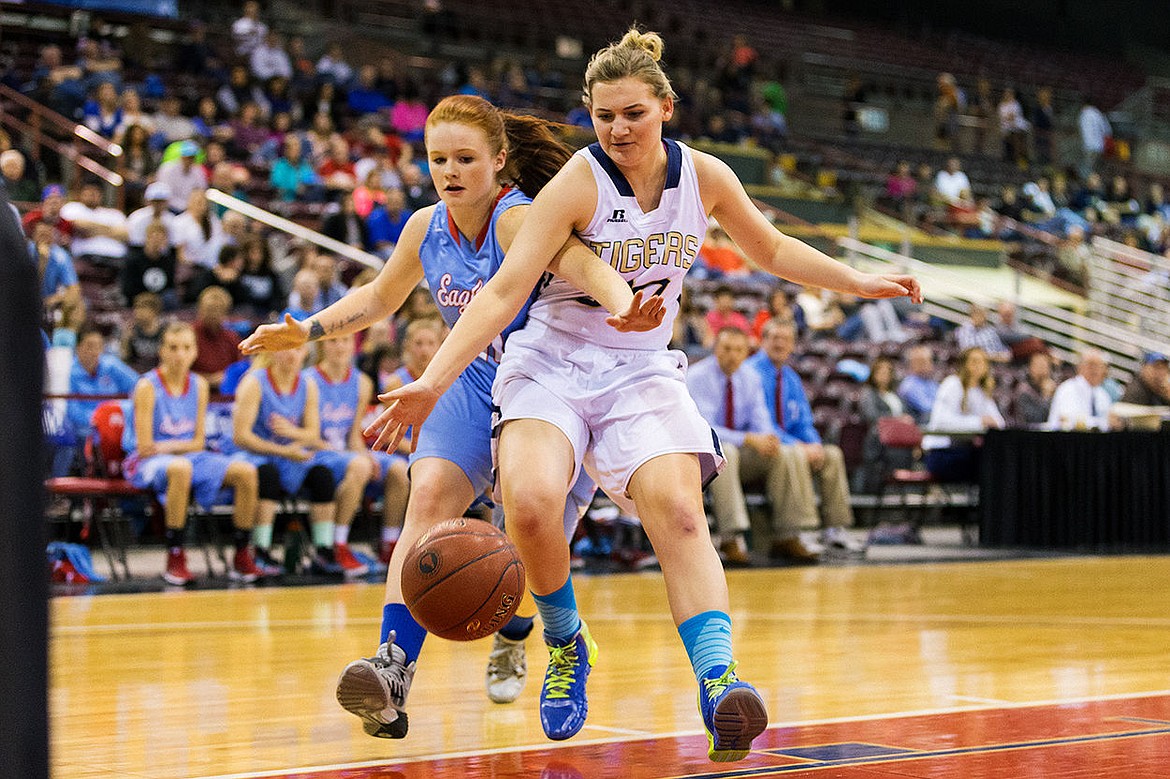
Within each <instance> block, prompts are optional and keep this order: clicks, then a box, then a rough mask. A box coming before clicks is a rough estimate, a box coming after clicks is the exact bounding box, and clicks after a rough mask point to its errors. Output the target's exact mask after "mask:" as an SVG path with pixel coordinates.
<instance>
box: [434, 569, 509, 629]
mask: <svg viewBox="0 0 1170 779" xmlns="http://www.w3.org/2000/svg"><path fill="white" fill-rule="evenodd" d="M522 565H523V563H521V562H520V561H519V560H513V561H512V562H510V563H508V566H507V567H506V568H504V570H502V571H500V577H499V578H498V579H496V582H495V584H493V585H492V586H491V587H490V588H488V589H487V595H486V596H485V597H484V599H483V600H482V601H481V602H480V604H479V605H478V606H476V607H475V609H474V610H472V612H471V615H470V617H471V618H474V617H475V616H476V615H477V614H479V613H480V611H482V610H483V609H484V607H485V606H487V605H488V603H489V602H491V600H492V599H493V598H498V597H499V596H500V595H501V594H506V593H501V592H500V585H501V584H502V583H503V581H504V577H506V576H507V575H508V573H509V572H511V571H513V570H516V569H517V568H519V567H520V566H522ZM519 602H520V599H519V598H517V599H516V605H519ZM511 610H512V611H515V606H513V608H512V609H511ZM468 619H469V618H468V617H463V618H461V619H458V620H456V621H455V622H453V623H452V624H450V625H448V626H446V627H444V628H443V629H442V630H436V631H432V632H434V633H436V634H438V633H448V632H450V631H451V630H454V629H455V628H458V627H460V626H462V625H465V624H467V622H468ZM506 621H507V620H501V627H502V626H503V625H502V623H504V622H506ZM485 624H486V623H485ZM494 632H495V631H494V630H492V631H490V632H489V633H488V634H485V635H489V634H490V633H494ZM482 637H483V636H477V638H482Z"/></svg>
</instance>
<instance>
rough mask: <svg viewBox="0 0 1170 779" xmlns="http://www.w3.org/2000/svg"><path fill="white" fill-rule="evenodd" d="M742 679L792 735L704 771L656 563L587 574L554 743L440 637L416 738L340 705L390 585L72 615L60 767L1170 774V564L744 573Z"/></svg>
mask: <svg viewBox="0 0 1170 779" xmlns="http://www.w3.org/2000/svg"><path fill="white" fill-rule="evenodd" d="M729 580H730V583H731V589H732V604H733V614H732V618H733V622H734V629H735V642H736V648H737V652H738V659H739V661H740V671H741V673H742V676H743V677H744V678H746V679H747V680H749V681H751V682H753V683H754V684H756V685H757V686H758V687H759V688H760V690H761V692H762V693H763V694H764V697H765V700H766V701H767V703H768V706H769V713H770V715H771V719H772V727H771V728H770V729H769V730H768V731H767V732H766V733H765V734H764V736H762V737H761V738H760V739H759V740H758V743H757V747H758V750H757V751H755V752H753V754H751V755H749V757H748V758H747V759H746V760H744V761H742V762H739V763H731V764H716V763H710V762H708V761H707V759H706V739H705V737H704V736H703V734H702V726H701V723H700V721H699V717H698V713H697V710H696V706H695V683H694V680H693V678H692V676H691V672H690V667H689V664H688V663H687V659H686V656H685V653H684V652H683V650H682V646H681V643H680V641H679V640H678V636H677V634H676V632H675V630H674V626H673V625H672V623H671V621H670V619H669V616H668V612H667V609H666V603H665V596H664V592H663V587H662V582H661V579H660V576H659V575H658V574H656V573H655V574H649V573H648V574H629V575H611V576H595V577H581V578H579V579H578V582H577V594H578V601H579V604H580V606H581V608H582V611H583V613H584V615H585V616H586V618H587V619H588V621H589V623H590V627H591V629H592V632H593V634H594V636H595V638H596V639H597V641H598V643H599V645H600V648H601V653H600V656H599V660H598V665H597V666H596V668H595V669H594V672H593V674H592V676H591V677H590V680H589V690H590V713H589V722H588V723H587V724H586V726H585V729H584V730H583V731H582V732H581V733H580V734H579V735H578V736H577V737H576V738H574V739H572V740H570V741H568V742H562V743H554V742H550V741H548V740H546V739H545V738H544V736H543V734H542V732H541V728H540V721H539V717H538V714H537V710H536V701H537V693H538V688H539V684H540V679H541V677H542V676H543V669H544V664H545V662H546V660H547V655H546V654H545V651H544V649H543V646H542V645H541V644H540V642H539V640H538V639H536V638H535V637H533V638H531V639H529V672H530V677H529V683H528V686H527V688H526V689H525V691H524V694H523V695H522V696H521V698H520V700H518V701H517V702H516V703H513V704H510V705H496V704H492V703H490V702H489V701H488V699H487V696H486V694H485V692H484V680H483V675H484V666H485V663H486V660H487V653H488V648H489V646H490V639H485V640H483V641H479V642H476V643H472V644H456V643H449V642H444V641H441V640H436V639H433V638H431V639H428V642H427V644H426V645H425V646H424V648H423V657H422V663H421V667H420V669H419V672H418V674H417V676H416V677H415V681H414V687H413V690H412V692H411V697H410V701H409V707H408V708H409V712H410V734H409V735H408V737H407V738H406V739H404V740H402V741H384V740H377V739H372V738H369V737H368V736H366V735H364V734H363V733H362V731H361V728H360V727H359V724H358V721H357V720H356V719H355V718H353V717H351V716H350V715H348V714H346V713H345V712H344V711H342V710H341V709H340V708H339V707H338V706H337V704H336V702H335V701H334V698H333V686H334V681H335V679H336V677H337V674H338V673H339V671H340V670H341V668H342V667H343V666H344V665H345V663H346V662H348V661H349V660H350V659H353V658H355V657H358V656H361V655H368V654H371V653H372V652H373V650H374V649H375V642H376V640H377V633H378V625H379V623H380V613H381V598H382V588H381V586H379V585H375V584H350V585H338V586H329V587H300V588H296V587H287V588H248V589H239V590H229V591H197V592H175V593H152V594H143V595H104V596H96V597H86V596H82V597H65V598H57V599H55V600H54V601H53V602H52V625H53V627H52V638H51V647H50V649H51V700H50V703H51V717H52V744H53V752H52V760H53V774H54V776H60V777H70V779H87V778H89V777H103V778H107V777H134V778H135V779H147V778H149V779H163V778H166V777H201V778H210V777H216V778H217V779H227V777H241V778H242V777H304V778H305V779H308V777H312V778H313V779H326V777H330V778H339V777H347V778H349V779H358V778H359V777H361V778H365V777H394V778H395V779H413V778H414V777H446V776H450V777H459V779H476V778H477V777H543V778H544V779H557V778H559V779H575V778H583V779H594V777H615V778H616V777H623V778H624V777H637V778H645V779H650V778H655V779H658V778H662V777H760V776H780V775H784V776H789V775H792V776H820V777H858V778H861V777H865V778H866V779H874V778H875V777H963V778H964V779H977V778H978V777H1007V776H1012V777H1016V776H1018V777H1025V776H1026V777H1033V776H1059V777H1125V779H1142V778H1147V779H1152V778H1153V777H1163V776H1165V775H1166V773H1167V770H1168V769H1167V767H1166V764H1167V758H1168V757H1170V679H1168V678H1167V675H1166V669H1167V668H1168V667H1170V599H1167V598H1166V593H1167V592H1170V558H1167V557H1109V558H1060V559H1045V560H1027V561H1009V562H970V563H948V564H919V565H893V566H850V567H830V566H822V567H818V568H806V569H764V570H751V571H736V572H732V573H730V574H729Z"/></svg>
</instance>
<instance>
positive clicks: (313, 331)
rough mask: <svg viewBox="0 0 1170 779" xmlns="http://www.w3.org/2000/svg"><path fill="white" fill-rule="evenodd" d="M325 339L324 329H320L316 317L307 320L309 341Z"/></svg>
mask: <svg viewBox="0 0 1170 779" xmlns="http://www.w3.org/2000/svg"><path fill="white" fill-rule="evenodd" d="M324 337H325V328H324V327H321V323H320V322H318V321H317V319H316V317H314V318H313V319H310V320H309V340H310V341H316V340H317V339H319V338H324Z"/></svg>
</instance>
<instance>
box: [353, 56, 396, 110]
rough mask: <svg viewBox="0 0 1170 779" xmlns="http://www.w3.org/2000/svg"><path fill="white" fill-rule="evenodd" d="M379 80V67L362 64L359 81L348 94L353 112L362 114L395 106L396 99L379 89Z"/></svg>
mask: <svg viewBox="0 0 1170 779" xmlns="http://www.w3.org/2000/svg"><path fill="white" fill-rule="evenodd" d="M377 80H378V69H377V68H376V67H374V66H373V65H362V68H361V70H359V71H358V79H357V83H356V84H354V85H353V87H352V88H351V89H350V90H349V94H348V95H347V96H346V99H347V101H348V103H349V110H350V112H351V113H353V114H355V115H357V116H361V115H363V114H373V113H377V112H379V111H383V110H386V109H389V108H393V107H394V101H392V100H391V99H390V98H389V97H387V96H386V94H385V93H383V92H382V91H380V90H379V89H378V86H377Z"/></svg>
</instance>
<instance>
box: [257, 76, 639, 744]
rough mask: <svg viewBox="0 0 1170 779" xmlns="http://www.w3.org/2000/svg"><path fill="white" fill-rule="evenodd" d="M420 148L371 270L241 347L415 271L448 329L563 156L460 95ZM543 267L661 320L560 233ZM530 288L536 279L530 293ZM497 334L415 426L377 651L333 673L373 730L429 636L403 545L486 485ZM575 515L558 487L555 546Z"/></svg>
mask: <svg viewBox="0 0 1170 779" xmlns="http://www.w3.org/2000/svg"><path fill="white" fill-rule="evenodd" d="M426 145H427V157H428V162H429V167H430V172H431V176H432V178H433V179H434V182H435V188H436V190H437V191H438V193H439V197H440V199H441V202H440V203H439V204H437V205H435V206H431V207H428V208H423V209H420V210H418V211H416V212H415V213H414V215H413V216H411V218H410V220H409V221H408V222H407V224H406V227H405V228H404V229H403V232H402V236H401V238H400V239H399V241H398V243H397V245H396V246H395V249H394V252H393V254H392V255H391V256H390V258H389V260H388V261H387V263H386V265H385V267H383V268H382V270H381V272H380V273H379V274H378V277H377V279H376V280H375V281H373V282H372V283H370V284H367V285H365V286H363V287H361V288H360V289H358V290H357V291H356V292H354V293H353V294H350V295H347V296H346V297H345V298H343V299H342V300H340V301H338V302H337V303H335V304H334V305H332V306H330V307H329V308H327V309H325V310H324V311H322V312H320V313H318V314H316V315H315V316H314V317H313V318H312V319H310V320H308V321H306V322H304V323H298V322H297V321H295V320H293V319H292V318H291V317H286V318H285V321H284V322H283V323H281V324H276V325H264V326H262V327H260V328H259V329H258V330H257V332H256V333H254V334H253V335H252V336H250V337H249V338H247V339H245V341H244V342H243V343H242V344H241V348H242V349H243V351H245V352H246V353H252V352H258V351H271V350H276V349H284V348H289V347H297V346H299V345H301V344H304V343H305V342H306V340H316V339H319V338H325V337H328V336H332V335H338V334H346V333H352V332H355V331H356V330H359V329H361V328H363V327H368V326H369V325H371V324H373V323H374V322H377V321H379V320H381V319H383V318H385V317H386V316H387V315H389V314H390V313H392V312H394V311H396V310H398V308H400V307H401V306H402V304H403V303H404V302H405V301H406V299H407V296H408V295H409V294H410V293H411V291H412V290H413V289H414V288H415V286H416V285H417V284H418V283H419V282H420V281H422V280H423V278H426V280H427V282H428V286H429V287H430V290H431V294H432V295H433V297H434V300H435V303H436V305H437V306H438V308H439V311H440V313H441V315H442V316H443V319H444V320H445V321H446V322H447V323H448V324H454V323H455V322H456V321H457V320H458V319H459V317H460V316H461V314H462V312H463V310H464V309H465V308H466V307H467V305H468V304H469V302H470V301H471V300H472V299H473V298H474V297H475V295H476V294H477V293H478V292H479V290H480V289H482V288H483V287H484V285H485V284H487V282H488V279H490V278H491V277H492V275H493V274H495V273H496V271H497V270H498V268H499V267H500V263H501V261H502V260H503V256H504V252H505V251H506V250H507V248H508V246H509V245H510V244H511V241H512V236H514V235H515V234H516V232H517V230H518V229H519V227H520V224H521V222H522V220H523V219H524V211H525V210H526V208H527V206H528V203H529V202H530V199H529V195H530V194H535V193H536V192H538V191H539V190H540V187H541V186H542V185H543V184H544V182H546V181H548V179H549V178H550V177H551V176H552V175H553V174H555V173H556V171H557V170H558V169H559V167H560V166H561V164H563V163H564V161H565V160H566V159H567V158H568V156H569V154H568V150H567V149H565V148H564V146H562V145H561V144H560V143H559V142H558V141H557V140H556V139H555V137H554V136H553V135H552V134H551V132H550V131H549V129H548V127H547V125H546V124H545V123H544V122H543V121H541V120H539V119H535V118H533V117H524V116H513V115H510V114H506V113H503V112H501V111H499V110H497V109H496V108H495V107H494V106H492V105H491V104H490V103H488V102H487V101H485V100H483V99H481V98H477V97H473V96H467V95H459V96H453V97H448V98H445V99H444V100H442V101H440V103H439V104H438V105H437V106H436V107H435V109H434V110H433V111H432V112H431V114H430V116H429V117H428V119H427V129H426ZM526 193H527V194H526ZM551 269H552V271H553V272H554V273H559V274H560V275H562V276H564V277H565V278H567V279H569V280H570V281H572V282H573V283H575V284H577V285H578V286H579V287H580V288H581V289H584V290H587V291H588V292H589V293H590V294H592V295H593V296H594V297H595V298H596V299H597V300H599V301H601V303H602V304H603V305H604V306H605V307H606V310H607V311H609V312H613V323H614V326H615V327H620V328H628V329H645V328H648V327H654V326H656V325H657V324H658V322H659V321H660V316H659V312H658V309H657V301H656V300H653V299H652V300H649V301H647V302H646V303H643V302H642V296H641V295H634V294H633V293H631V291H630V288H629V286H627V285H626V284H625V283H624V282H623V281H622V279H621V277H620V276H619V275H618V274H617V273H616V272H614V271H613V269H612V268H610V267H609V266H607V265H606V264H604V263H602V262H600V261H598V260H597V257H596V256H595V255H594V254H593V253H592V252H590V251H589V250H588V249H587V248H586V247H585V246H583V245H582V244H580V242H578V241H575V240H574V241H571V242H566V245H565V247H564V250H563V251H561V252H558V257H557V259H556V260H555V261H554V262H553V264H552V266H551ZM534 287H535V281H534V282H533V283H532V284H529V287H528V290H529V291H531V290H533V288H534ZM525 294H526V295H527V294H528V293H527V292H526V293H525ZM512 320H513V321H512V322H511V323H510V325H508V326H507V327H501V328H499V332H502V333H505V334H506V333H507V332H508V331H510V330H511V329H514V328H515V327H517V326H519V325H520V324H521V323H522V321H523V312H522V311H517V312H516V313H514V315H513V317H512ZM499 332H498V333H497V335H499ZM502 343H503V339H502V337H500V338H497V339H496V340H495V342H494V343H493V344H491V345H490V348H488V349H485V350H483V354H481V355H479V356H478V357H477V358H476V359H475V360H474V361H471V360H469V361H468V362H469V364H468V365H467V366H466V369H465V370H463V371H462V372H461V375H460V376H459V377H458V378H457V379H456V380H455V382H454V384H455V386H454V387H453V389H452V391H451V392H448V393H447V394H446V395H445V396H444V398H443V401H442V402H441V403H440V404H439V405H438V407H437V408H436V409H435V414H434V415H433V416H432V417H431V418H430V419H429V420H428V422H427V424H426V425H425V426H422V427H417V428H415V438H414V442H413V443H414V449H415V450H414V453H413V454H412V455H411V464H410V499H409V501H408V503H407V509H406V521H405V524H404V526H403V531H402V538H401V541H400V543H399V544H398V546H397V548H396V550H395V553H394V555H393V556H392V558H391V561H390V565H389V567H388V571H387V574H386V598H385V607H384V610H383V622H382V635H381V646H380V647H379V649H378V652H377V653H376V654H375V656H374V657H372V658H369V659H366V660H359V661H355V662H354V663H351V664H350V665H349V666H347V667H346V669H345V671H344V672H343V673H342V675H341V678H340V680H339V681H338V689H337V695H338V701H339V702H340V703H341V705H342V706H343V707H345V708H346V709H347V710H348V711H350V712H352V713H353V714H355V715H357V716H358V717H360V718H361V720H362V724H363V728H364V729H365V731H366V732H367V733H369V734H370V735H373V736H378V737H383V738H402V737H403V736H405V735H406V733H407V726H408V722H407V717H406V712H405V703H406V696H407V693H408V692H409V690H410V683H411V680H412V679H413V677H414V671H415V667H416V665H415V663H416V660H417V658H418V655H419V651H420V649H421V647H422V643H423V639H424V637H425V635H426V634H425V631H423V629H422V628H421V627H420V626H419V625H418V623H417V622H416V621H415V620H414V619H413V617H411V615H410V612H409V611H408V610H407V608H406V606H405V605H404V604H403V599H402V592H401V584H400V577H401V571H402V559H403V557H404V556H405V552H406V551H407V550H409V549H410V548H411V546H413V544H414V542H415V541H416V540H418V538H419V537H420V536H421V535H422V534H423V533H425V532H426V531H427V530H429V529H430V528H431V527H432V526H433V525H434V524H436V523H438V522H441V521H443V520H446V519H449V518H451V517H457V516H461V515H462V514H463V512H464V511H466V510H467V508H468V506H470V505H471V503H472V501H474V500H475V498H476V497H477V496H478V495H480V494H482V493H483V492H484V491H485V490H487V489H488V488H489V487H490V486H491V484H492V480H493V478H492V457H491V447H490V431H491V411H492V409H491V387H492V381H493V379H494V378H495V371H496V365H497V360H498V358H499V352H500V348H501V346H502ZM566 492H567V491H566ZM584 500H586V499H584V498H583V501H584ZM577 513H578V511H577V508H576V506H574V505H573V503H572V501H568V500H565V499H564V496H562V501H561V505H560V506H559V507H558V509H557V515H558V516H560V517H561V518H562V525H561V526H562V531H561V532H562V539H561V541H562V543H566V542H565V540H564V537H563V536H564V526H565V524H567V519H568V518H569V517H571V518H572V521H573V522H574V523H575V522H576V519H577Z"/></svg>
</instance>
